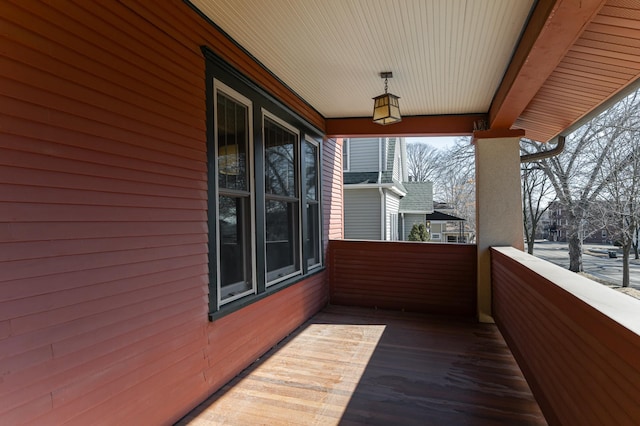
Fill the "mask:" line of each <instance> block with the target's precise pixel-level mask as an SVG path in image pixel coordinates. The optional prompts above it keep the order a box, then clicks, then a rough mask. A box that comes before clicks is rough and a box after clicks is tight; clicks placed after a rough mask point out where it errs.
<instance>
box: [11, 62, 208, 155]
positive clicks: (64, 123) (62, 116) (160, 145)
mask: <svg viewBox="0 0 640 426" xmlns="http://www.w3.org/2000/svg"><path fill="white" fill-rule="evenodd" d="M0 66H1V64H0ZM0 108H2V110H3V111H7V113H5V115H6V116H8V117H15V118H25V117H28V119H29V120H30V121H31V122H33V123H39V124H46V125H49V126H52V127H60V128H63V129H68V130H71V131H73V132H76V133H87V134H98V135H100V136H101V137H103V138H106V139H109V140H114V141H117V142H131V141H135V144H136V145H138V146H144V147H146V148H149V149H152V150H159V151H163V152H165V153H168V154H172V155H176V156H178V157H184V158H189V159H192V160H198V161H204V148H203V150H202V151H201V150H196V149H193V148H187V147H184V146H181V144H180V143H179V141H182V142H184V141H185V139H184V136H176V137H174V138H173V139H169V138H160V139H158V138H156V136H155V135H148V134H145V133H144V132H143V131H142V130H141V131H136V130H135V129H126V128H123V127H121V126H120V125H119V124H117V120H114V122H106V121H104V122H103V121H94V120H91V119H90V118H86V117H82V116H81V115H78V114H73V113H68V112H65V111H61V110H57V109H51V108H50V107H47V106H41V105H35V104H31V103H29V102H25V101H23V100H18V99H14V98H9V97H6V96H4V97H0ZM79 108H82V106H81V105H79ZM161 133H162V132H161ZM202 133H203V135H202V136H203V138H204V132H202Z"/></svg>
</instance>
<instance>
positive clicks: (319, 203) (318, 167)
mask: <svg viewBox="0 0 640 426" xmlns="http://www.w3.org/2000/svg"><path fill="white" fill-rule="evenodd" d="M307 143H308V144H311V145H313V146H314V147H315V149H316V155H315V157H316V159H315V160H316V164H315V165H316V199H315V200H313V203H314V204H316V205H317V209H318V228H317V229H315V230H314V233H315V234H316V238H317V242H316V244H317V247H316V249H317V250H318V259H317V260H318V261H317V262H316V263H312V264H309V261H308V260H309V257H308V253H306V252H304V250H303V256H302V261H303V263H304V265H305V267H306V268H308V270H312V269H315V268H319V267H321V266H322V263H323V259H322V176H321V175H320V174H321V171H322V167H321V163H320V161H321V160H322V156H321V152H322V151H321V147H322V144H321V143H320V142H318V141H317V140H315V139H313V138H312V137H310V136H309V135H305V138H304V141H303V142H302V146H304V145H305V144H307ZM300 157H301V160H302V167H301V171H300V173H301V175H302V169H304V171H305V173H306V170H307V164H306V156H305V155H301V156H300ZM300 180H301V182H302V184H303V189H302V194H303V197H302V198H304V200H303V202H304V211H305V212H306V208H307V205H308V204H309V200H308V198H307V187H306V176H304V177H302V178H301V179H300ZM301 204H302V203H301ZM301 210H302V207H301ZM304 216H305V217H304V223H303V225H302V226H303V228H304V229H305V230H307V231H308V229H309V226H308V220H309V217H308V216H307V215H304ZM305 237H306V235H305ZM305 241H306V238H305V240H303V241H302V244H303V249H304V248H305V247H306V244H305Z"/></svg>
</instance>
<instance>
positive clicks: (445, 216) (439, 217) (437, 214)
mask: <svg viewBox="0 0 640 426" xmlns="http://www.w3.org/2000/svg"><path fill="white" fill-rule="evenodd" d="M427 220H433V221H436V220H441V221H447V222H448V221H461V220H465V219H463V218H461V217H457V216H453V215H450V214H446V213H442V212H439V211H434V212H433V213H431V214H428V215H427Z"/></svg>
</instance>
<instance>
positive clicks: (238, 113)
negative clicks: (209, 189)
mask: <svg viewBox="0 0 640 426" xmlns="http://www.w3.org/2000/svg"><path fill="white" fill-rule="evenodd" d="M214 90H215V102H216V116H215V152H216V153H217V159H218V161H217V168H216V170H217V175H216V187H217V192H218V199H217V205H216V211H217V217H218V223H217V224H216V225H217V235H218V239H217V245H218V247H217V249H218V250H217V253H218V256H217V263H218V265H217V271H218V277H217V278H218V279H217V282H218V289H217V290H218V291H217V293H218V304H219V305H221V304H223V303H226V302H230V301H232V300H235V299H238V298H240V297H242V296H244V295H246V294H248V293H252V292H254V290H255V280H254V275H255V274H254V262H253V252H254V250H253V245H254V241H253V238H252V235H253V234H254V233H255V232H254V229H253V225H252V224H253V220H252V218H253V213H252V211H253V208H252V204H253V198H252V188H251V186H252V183H251V182H252V179H251V173H250V170H251V163H252V162H251V154H250V153H251V146H250V143H249V135H250V134H251V125H250V120H249V117H250V116H251V102H250V101H249V100H248V99H246V98H244V97H243V96H241V95H240V94H238V93H236V92H235V91H233V90H231V89H230V88H228V87H226V86H224V85H223V84H221V83H219V82H216V84H215V89H214Z"/></svg>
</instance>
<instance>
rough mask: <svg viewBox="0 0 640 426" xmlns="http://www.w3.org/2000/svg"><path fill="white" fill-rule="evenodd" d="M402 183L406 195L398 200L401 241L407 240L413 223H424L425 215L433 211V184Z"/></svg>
mask: <svg viewBox="0 0 640 426" xmlns="http://www.w3.org/2000/svg"><path fill="white" fill-rule="evenodd" d="M403 185H404V187H405V188H406V189H407V195H406V196H404V197H403V198H402V199H401V200H400V235H401V236H402V237H401V239H402V240H403V241H407V240H408V239H409V233H410V232H411V228H412V227H413V225H415V224H418V223H423V224H425V225H426V224H427V223H426V217H427V215H428V214H430V213H433V184H432V183H431V182H404V183H403Z"/></svg>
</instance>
